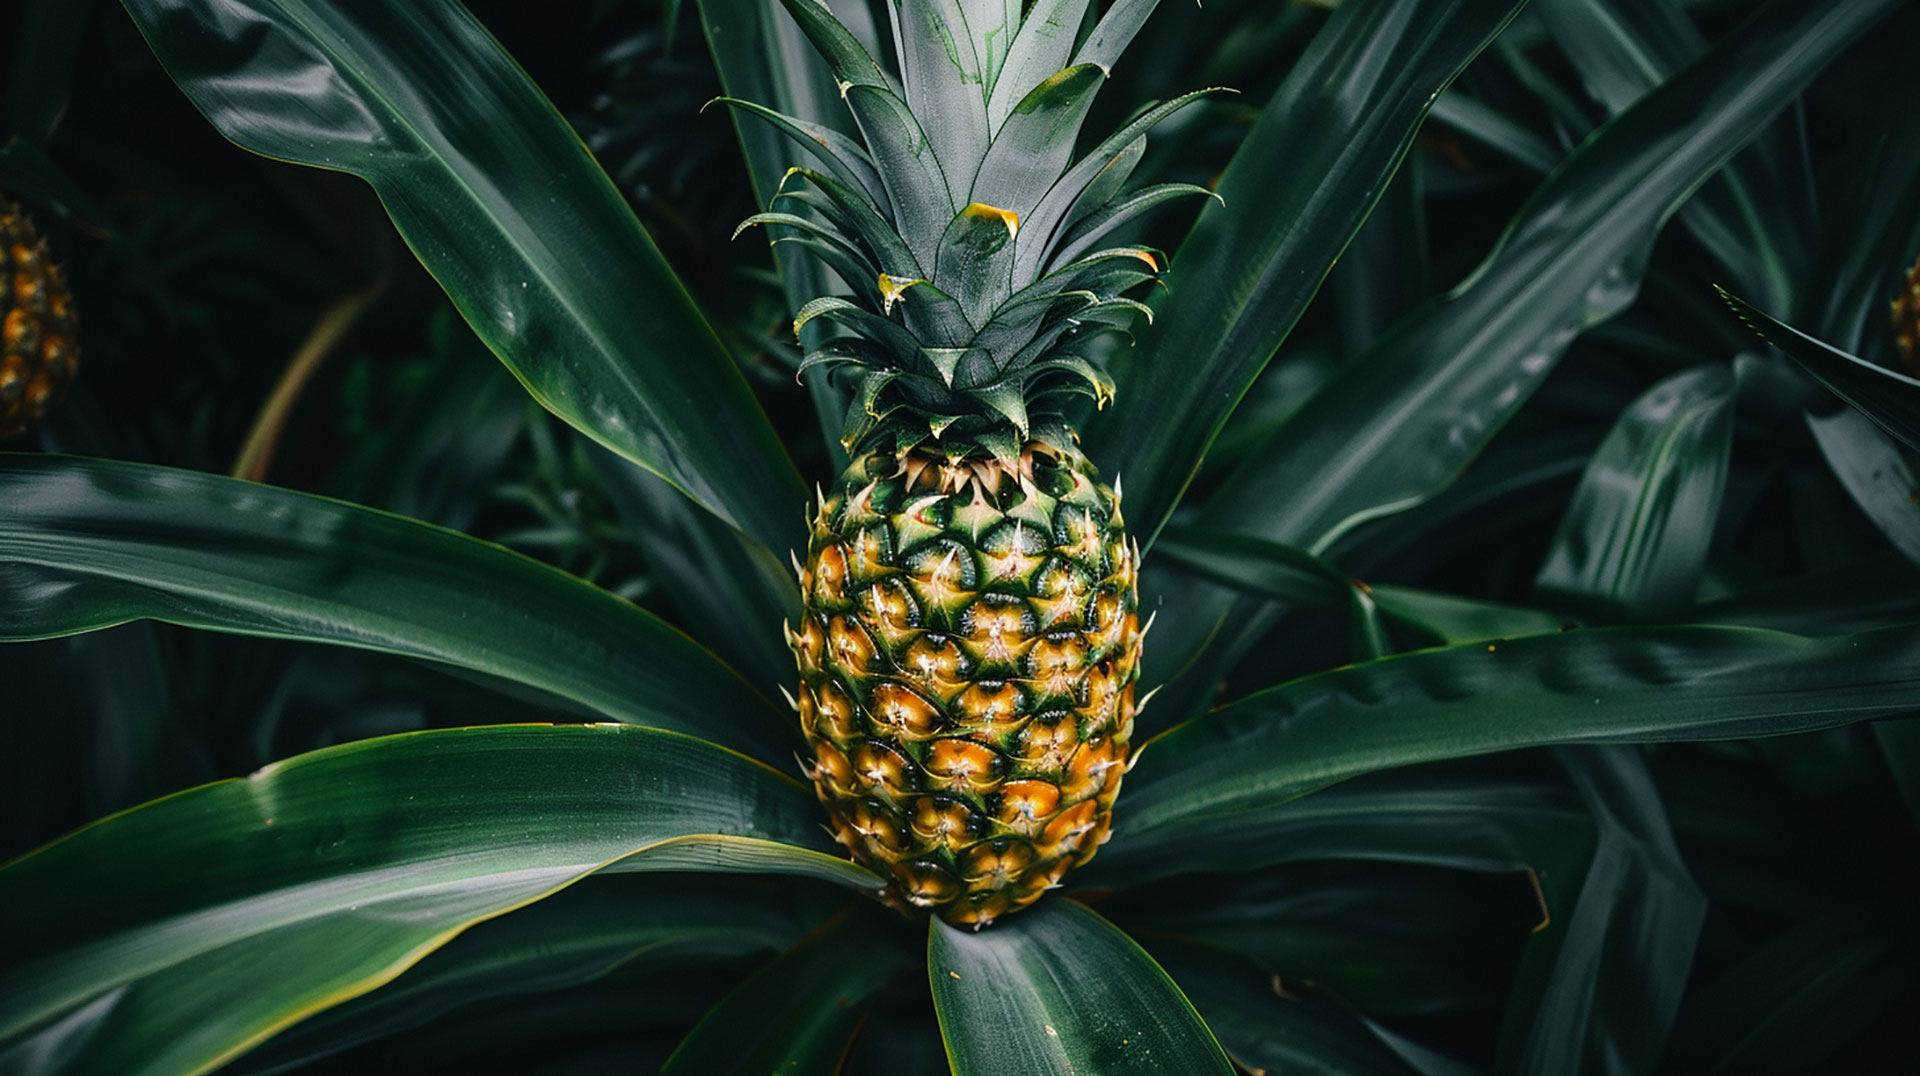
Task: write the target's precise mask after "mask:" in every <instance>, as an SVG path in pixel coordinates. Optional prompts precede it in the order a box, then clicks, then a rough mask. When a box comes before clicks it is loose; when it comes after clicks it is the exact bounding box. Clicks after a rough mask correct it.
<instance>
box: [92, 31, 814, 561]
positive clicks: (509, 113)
mask: <svg viewBox="0 0 1920 1076" xmlns="http://www.w3.org/2000/svg"><path fill="white" fill-rule="evenodd" d="M126 8H127V10H128V12H129V13H131V14H132V15H133V17H134V21H135V22H136V23H138V24H139V26H140V30H141V32H142V33H143V34H145V35H146V37H147V40H148V43H149V44H151V45H152V46H153V48H154V51H155V52H156V53H157V54H158V55H159V56H160V59H161V62H162V63H163V64H165V65H166V68H167V71H168V73H169V74H170V75H172V76H173V79H174V81H175V82H177V83H178V84H179V85H180V87H181V88H182V89H183V90H184V91H186V94H187V96H188V97H189V98H190V99H192V101H193V103H194V104H195V105H196V106H197V107H199V109H200V110H201V111H202V112H204V113H206V114H207V116H208V118H209V119H211V120H212V121H213V123H214V125H215V126H216V127H218V128H219V129H220V132H221V133H222V134H224V135H226V136H227V137H228V138H230V139H232V140H233V141H235V142H237V143H239V144H240V145H242V146H244V147H246V148H247V149H250V150H252V151H254V152H256V153H260V154H264V155H266V156H269V157H275V158H279V159H281V160H289V161H295V162H298V163H301V164H310V165H315V166H318V167H322V168H333V169H339V170H341V171H347V172H352V173H353V174H355V175H358V176H360V177H361V178H363V179H365V180H367V182H369V183H371V184H372V185H373V187H374V190H375V191H376V192H378V193H379V195H380V199H381V201H382V202H384V203H385V204H386V206H387V211H388V212H389V213H390V214H391V215H392V216H393V220H394V224H395V225H396V226H397V227H398V228H399V230H400V233H401V235H402V236H404V237H405V238H406V240H407V243H408V245H409V246H411V247H412V248H413V250H414V252H415V253H416V254H417V255H418V256H419V257H420V260H421V262H422V264H424V265H425V266H426V267H427V269H428V271H429V272H431V273H433V275H434V277H435V278H436V279H438V280H439V281H440V283H441V285H442V286H444V287H445V288H446V289H447V294H448V295H450V296H451V297H452V298H453V301H454V303H455V305H457V306H458V307H459V308H460V312H461V314H462V315H464V316H465V317H466V319H467V321H468V323H469V324H471V325H472V326H473V328H474V331H475V332H476V333H478V334H479V336H480V337H481V339H483V340H485V341H486V343H487V346H488V347H490V348H492V349H493V351H494V353H495V354H496V355H498V356H499V357H500V359H501V361H502V362H504V363H506V365H507V367H508V369H510V370H512V371H513V373H514V376H515V377H518V378H519V379H520V380H521V382H522V383H524V384H525V385H526V386H527V389H528V391H529V392H531V393H532V394H533V396H534V398H535V399H537V400H539V401H540V403H541V405H542V406H544V407H546V408H547V409H548V410H550V411H552V412H553V413H554V414H556V415H558V416H560V417H561V418H563V419H565V420H566V421H567V422H568V423H569V424H571V425H573V426H574V427H576V428H578V429H579V430H581V431H582V432H583V433H585V434H587V435H588V436H589V437H592V438H593V439H594V440H596V441H599V442H600V443H601V444H604V445H606V446H607V447H608V448H610V449H612V450H614V451H615V452H618V453H620V454H621V455H623V456H626V457H627V458H628V459H631V460H633V461H634V462H636V463H638V464H640V465H641V466H643V467H646V468H647V469H648V470H651V471H653V472H655V473H656V474H659V475H661V476H662V477H664V478H666V479H667V480H668V481H670V482H672V483H674V484H675V485H676V486H679V487H680V488H681V489H683V490H685V491H686V492H687V493H688V494H689V495H690V496H692V497H693V498H694V499H695V500H697V501H699V502H700V503H701V504H703V505H705V506H706V507H707V509H708V510H709V511H712V512H713V513H715V514H716V515H718V516H720V517H721V518H723V519H726V520H728V521H729V522H731V523H733V524H734V525H735V526H737V527H739V528H740V529H742V530H744V531H746V532H747V533H748V534H751V535H752V536H753V537H755V538H756V539H758V540H759V541H760V542H762V543H764V544H766V545H767V546H768V547H769V548H771V549H774V550H776V551H784V550H786V549H788V548H792V547H795V546H797V545H799V544H800V538H801V533H800V528H799V525H798V524H797V523H796V522H795V518H796V517H795V511H796V509H795V507H794V506H796V505H800V504H804V503H805V499H806V490H805V487H804V486H802V485H801V483H800V480H799V476H798V474H797V473H796V472H795V471H794V469H793V464H792V463H791V462H790V461H789V460H788V459H787V456H786V453H785V451H784V450H783V449H782V448H781V447H780V443H779V440H778V438H777V437H776V435H775V434H774V432H773V428H772V426H771V425H770V424H769V423H768V422H767V419H766V416H765V415H764V414H762V413H761V411H760V408H759V406H758V404H756V403H755V402H754V400H753V398H752V396H751V395H750V394H749V393H748V391H747V387H746V382H745V381H744V379H742V378H741V376H740V374H739V371H738V370H736V369H735V368H734V365H733V362H732V361H731V359H730V358H729V356H728V355H727V353H726V350H725V349H724V348H723V347H722V346H721V344H720V341H719V338H718V337H716V336H715V335H714V333H713V330H712V328H711V327H710V326H708V325H707V324H706V321H705V320H704V319H703V318H702V317H701V315H700V313H699V311H698V310H697V309H696V308H695V307H694V305H693V300H692V299H691V298H690V297H689V296H688V295H687V292H686V289H685V288H684V287H682V286H681V284H680V281H679V280H678V279H677V278H676V277H675V276H674V275H673V272H672V270H670V269H669V268H668V267H667V265H666V262H665V261H664V260H663V259H662V258H661V256H660V252H659V250H658V249H657V248H655V246H654V245H653V241H652V240H651V239H650V238H648V236H647V234H646V232H645V231H644V230H642V229H641V227H640V224H639V221H638V220H636V219H635V218H634V216H633V213H632V211H631V210H630V209H628V208H627V205H626V203H625V201H624V200H623V199H622V197H621V195H620V192H619V191H618V190H616V189H615V188H614V186H613V184H612V182H610V181H609V180H608V179H607V177H606V174H605V173H604V172H602V171H601V170H600V168H599V166H598V165H597V164H595V163H594V160H593V158H592V156H591V155H589V154H588V152H587V150H586V147H585V146H584V145H582V144H581V142H580V139H579V138H578V137H577V136H576V135H575V134H574V133H573V131H572V130H571V129H569V128H568V127H567V125H566V123H565V121H564V120H562V119H561V118H560V115H559V114H558V113H557V112H555V111H554V109H553V106H552V105H551V104H550V103H549V102H548V101H547V99H546V98H545V97H543V96H542V95H541V94H540V92H539V90H538V89H537V88H535V87H534V86H533V84H532V83H530V82H529V81H528V80H527V78H526V76H525V75H524V74H523V73H522V72H521V71H520V69H519V67H518V66H517V65H516V64H515V63H514V62H513V60H512V58H511V57H509V56H508V55H507V54H506V53H505V52H504V51H503V50H502V49H501V48H500V45H499V43H498V42H496V41H494V39H493V38H492V36H491V35H489V34H488V33H487V32H486V30H485V28H483V27H482V26H481V25H480V23H479V22H478V21H477V20H475V19H474V18H473V16H472V15H470V14H468V12H467V10H466V9H465V8H464V7H462V6H461V5H459V4H457V3H453V2H451V0H404V2H402V0H378V2H368V3H356V4H333V3H325V2H321V0H233V2H230V3H225V4H221V5H218V6H217V7H216V6H214V5H181V4H175V3H167V2H164V0H126Z"/></svg>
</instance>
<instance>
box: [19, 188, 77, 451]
mask: <svg viewBox="0 0 1920 1076" xmlns="http://www.w3.org/2000/svg"><path fill="white" fill-rule="evenodd" d="M0 311H4V313H0V438H5V437H12V436H13V435H14V434H17V433H20V432H22V431H23V430H25V429H26V428H27V425H28V424H29V423H32V422H35V421H38V420H39V419H40V418H41V417H43V416H44V415H46V413H47V408H48V407H50V406H52V404H53V402H54V400H55V399H56V398H57V397H58V396H59V395H60V393H61V391H62V390H64V389H65V388H66V387H67V383H68V382H70V381H72V380H73V374H74V371H75V370H76V369H78V367H79V360H80V350H79V347H78V345H77V344H76V343H75V340H74V333H73V301H72V297H71V296H70V295H69V294H68V293H67V284H66V280H65V279H64V278H63V277H62V275H61V273H60V267H59V266H57V265H54V264H53V263H52V262H51V261H50V260H49V259H48V258H47V244H46V241H45V240H43V239H41V238H40V236H39V235H38V234H37V233H36V232H35V231H34V230H33V224H32V222H30V221H28V220H27V216H26V214H25V213H23V212H21V210H20V207H19V206H17V205H15V204H13V203H12V202H10V201H7V200H6V199H5V198H0Z"/></svg>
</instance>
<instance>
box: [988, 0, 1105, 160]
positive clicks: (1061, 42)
mask: <svg viewBox="0 0 1920 1076" xmlns="http://www.w3.org/2000/svg"><path fill="white" fill-rule="evenodd" d="M1086 13H1087V0H1035V2H1034V4H1033V7H1032V9H1031V10H1029V11H1028V12H1027V16H1026V19H1025V20H1024V21H1022V22H1021V23H1020V28H1019V30H1018V31H1017V32H1016V33H1015V34H1014V36H1013V41H1012V42H1011V45H1010V48H1009V51H1008V53H1007V58H1006V66H1005V67H1003V68H1002V69H1001V70H1000V73H999V77H998V78H997V79H996V80H995V81H994V84H993V94H992V96H991V97H990V98H989V99H988V102H987V126H988V129H989V130H991V131H993V132H994V133H996V134H997V133H998V132H999V130H1000V128H1001V125H1003V124H1005V123H1006V121H1007V117H1008V116H1010V115H1012V114H1013V108H1014V106H1015V105H1017V104H1019V103H1020V100H1021V98H1023V97H1025V96H1027V94H1029V93H1031V92H1032V91H1033V89H1034V87H1036V86H1038V85H1040V83H1042V82H1044V81H1045V80H1046V79H1047V78H1049V77H1050V76H1052V75H1053V74H1054V73H1055V72H1057V71H1059V70H1061V69H1062V68H1065V67H1067V66H1068V64H1067V57H1068V56H1070V55H1072V53H1073V40H1074V37H1075V36H1076V35H1077V34H1079V32H1080V23H1081V21H1082V20H1083V19H1084V18H1085V17H1086ZM1108 65H1109V66H1111V61H1108Z"/></svg>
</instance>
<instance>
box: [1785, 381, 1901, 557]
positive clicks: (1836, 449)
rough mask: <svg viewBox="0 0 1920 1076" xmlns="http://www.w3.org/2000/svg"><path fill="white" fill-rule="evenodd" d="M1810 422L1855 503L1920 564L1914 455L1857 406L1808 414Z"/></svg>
mask: <svg viewBox="0 0 1920 1076" xmlns="http://www.w3.org/2000/svg"><path fill="white" fill-rule="evenodd" d="M1806 423H1807V429H1808V430H1809V431H1811V432H1812V434H1813V440H1814V443H1815V444H1817V445H1819V446H1820V452H1821V454H1822V455H1824V456H1826V458H1827V466H1829V467H1831V468H1832V469H1833V476H1834V477H1835V478H1837V479H1839V480H1840V485H1841V486H1842V487H1843V488H1845V489H1846V491H1847V495H1848V496H1850V497H1852V498H1853V503H1855V504H1857V505H1859V506H1860V510H1861V511H1862V512H1865V513H1866V515H1867V518H1868V519H1870V520H1872V521H1873V525H1874V526H1876V527H1878V528H1880V533H1882V534H1884V535H1886V536H1887V541H1889V542H1891V543H1892V544H1893V547H1894V548H1895V549H1898V550H1899V551H1900V552H1901V553H1902V554H1903V555H1904V556H1905V557H1906V558H1907V559H1908V560H1909V561H1912V562H1913V563H1915V564H1920V499H1917V498H1920V475H1916V473H1915V469H1914V462H1913V454H1912V453H1911V452H1909V451H1907V450H1905V449H1904V448H1903V447H1902V446H1901V445H1900V443H1899V442H1897V441H1895V440H1894V439H1893V438H1891V437H1889V436H1887V434H1886V432H1885V431H1884V430H1883V429H1882V428H1881V427H1879V426H1876V425H1874V424H1873V423H1872V422H1869V421H1868V420H1867V418H1866V416H1864V415H1862V414H1861V413H1860V412H1858V411H1855V410H1853V409H1852V408H1842V409H1840V410H1838V411H1835V412H1834V413H1833V414H1831V415H1826V416H1819V415H1813V414H1808V415H1807V416H1806Z"/></svg>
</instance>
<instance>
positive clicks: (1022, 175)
mask: <svg viewBox="0 0 1920 1076" xmlns="http://www.w3.org/2000/svg"><path fill="white" fill-rule="evenodd" d="M1106 80H1107V73H1106V71H1105V70H1104V69H1103V68H1100V67H1096V66H1094V65H1093V64H1082V65H1080V66H1078V67H1069V68H1066V69H1064V70H1062V71H1060V72H1059V73H1058V74H1055V75H1053V76H1052V77H1050V78H1048V79H1047V80H1046V81H1044V82H1042V83H1040V85H1038V86H1035V87H1034V88H1033V90H1032V92H1030V93H1028V94H1027V95H1026V96H1025V97H1022V98H1021V99H1020V103H1019V104H1016V105H1014V106H1013V111H1012V112H1011V113H1009V114H1008V115H1007V119H1006V122H1005V123H1002V124H1001V125H1000V127H999V128H998V129H997V130H995V131H994V133H993V145H991V146H989V147H988V148H987V155H986V157H985V158H984V159H983V160H982V161H981V162H980V173H979V175H977V176H975V177H974V178H973V186H972V193H971V194H969V195H968V200H969V201H974V202H985V203H986V204H988V205H993V206H1000V207H1001V208H1003V209H1006V210H1009V211H1011V212H1012V213H1013V214H1014V215H1015V217H1016V219H1018V220H1021V221H1025V220H1026V219H1027V218H1029V217H1031V216H1033V211H1034V207H1035V206H1038V205H1039V204H1040V199H1041V197H1042V196H1043V195H1045V194H1046V193H1047V191H1048V190H1050V189H1051V188H1052V187H1053V185H1054V182H1055V181H1056V180H1058V179H1059V178H1060V174H1061V173H1062V172H1065V171H1066V170H1067V163H1068V162H1069V161H1071V160H1072V159H1073V146H1074V142H1075V141H1076V140H1077V139H1078V138H1079V136H1080V125H1081V124H1082V123H1084V122H1086V119H1087V110H1088V109H1089V108H1092V107H1093V98H1094V95H1095V94H1097V93H1099V92H1100V85H1101V83H1103V82H1105V81H1106ZM956 185H957V184H956ZM1035 238H1036V239H1040V240H1045V239H1046V238H1047V237H1046V236H1045V235H1044V234H1042V235H1039V236H1036V237H1035Z"/></svg>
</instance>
